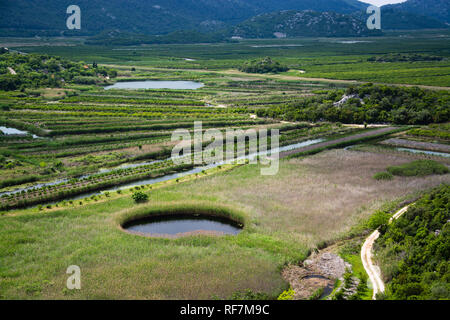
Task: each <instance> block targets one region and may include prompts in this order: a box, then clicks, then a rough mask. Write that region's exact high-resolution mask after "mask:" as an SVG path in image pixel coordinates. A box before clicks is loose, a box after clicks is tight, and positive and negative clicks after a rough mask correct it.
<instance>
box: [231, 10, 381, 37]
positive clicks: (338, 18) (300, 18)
mask: <svg viewBox="0 0 450 320" xmlns="http://www.w3.org/2000/svg"><path fill="white" fill-rule="evenodd" d="M380 34H381V32H380V31H379V30H369V29H368V28H367V26H366V21H365V20H363V19H359V18H357V17H355V16H353V15H349V14H340V13H335V12H316V11H311V10H304V11H296V10H288V11H280V12H273V13H266V14H262V15H258V16H256V17H253V18H251V19H249V20H247V21H245V22H243V23H241V24H239V25H237V26H236V27H234V29H233V36H236V37H242V38H274V37H360V36H369V35H380Z"/></svg>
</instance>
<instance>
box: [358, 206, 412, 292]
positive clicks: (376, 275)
mask: <svg viewBox="0 0 450 320" xmlns="http://www.w3.org/2000/svg"><path fill="white" fill-rule="evenodd" d="M406 210H408V206H406V207H404V208H402V209H400V210H399V211H397V212H396V213H395V214H394V215H393V216H392V218H391V219H390V220H389V223H391V222H392V221H393V220H395V219H398V218H399V217H400V216H401V215H402V214H404V213H405V212H406ZM379 236H380V232H379V231H378V230H375V231H374V232H372V234H371V235H370V236H369V237H368V238H367V239H366V241H365V242H364V244H363V246H362V248H361V260H362V263H363V266H364V269H365V270H366V272H367V274H368V275H369V279H370V282H372V287H373V295H372V299H373V300H375V298H376V295H377V293H380V292H384V282H383V280H382V279H381V272H380V268H379V267H378V266H376V265H374V264H373V261H372V256H373V255H372V247H373V244H374V243H375V240H377V239H378V237H379Z"/></svg>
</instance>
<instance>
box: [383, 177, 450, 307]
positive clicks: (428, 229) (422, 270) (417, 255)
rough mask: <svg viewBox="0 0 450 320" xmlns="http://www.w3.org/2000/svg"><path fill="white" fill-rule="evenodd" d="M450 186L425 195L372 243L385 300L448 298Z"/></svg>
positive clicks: (449, 284)
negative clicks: (382, 282) (386, 283)
mask: <svg viewBox="0 0 450 320" xmlns="http://www.w3.org/2000/svg"><path fill="white" fill-rule="evenodd" d="M449 221H450V186H449V185H443V186H441V187H439V188H437V189H435V190H434V191H432V192H430V193H429V194H427V195H425V196H424V197H423V198H421V199H420V200H419V201H417V202H416V204H414V205H413V206H411V207H410V208H408V211H407V212H406V213H405V214H404V215H403V216H401V217H400V218H399V219H397V220H395V221H394V222H393V223H392V224H390V225H389V226H386V225H385V226H384V227H382V229H381V236H380V238H379V239H378V240H377V242H376V243H375V245H376V252H377V256H378V260H379V261H381V263H382V271H383V275H384V277H385V278H386V279H387V280H388V281H389V282H388V285H387V288H386V296H387V298H388V299H400V300H405V299H411V300H416V299H450V278H449V268H450V263H449V260H450V223H449Z"/></svg>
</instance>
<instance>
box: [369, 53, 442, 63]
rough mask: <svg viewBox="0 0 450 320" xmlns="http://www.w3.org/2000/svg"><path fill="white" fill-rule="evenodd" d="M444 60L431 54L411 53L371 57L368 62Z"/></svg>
mask: <svg viewBox="0 0 450 320" xmlns="http://www.w3.org/2000/svg"><path fill="white" fill-rule="evenodd" d="M442 59H443V58H442V57H438V56H432V55H429V54H420V53H411V54H401V53H388V54H383V55H381V56H375V57H370V58H368V59H367V61H371V62H416V61H441V60H442Z"/></svg>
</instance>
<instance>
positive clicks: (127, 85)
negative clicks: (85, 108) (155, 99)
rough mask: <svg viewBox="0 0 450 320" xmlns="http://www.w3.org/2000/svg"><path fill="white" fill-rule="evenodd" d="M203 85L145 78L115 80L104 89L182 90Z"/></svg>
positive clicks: (193, 88)
mask: <svg viewBox="0 0 450 320" xmlns="http://www.w3.org/2000/svg"><path fill="white" fill-rule="evenodd" d="M204 86H205V85H204V84H203V83H201V82H195V81H159V80H146V81H126V82H116V83H115V84H113V85H111V86H107V87H105V90H109V89H129V90H137V89H182V90H195V89H199V88H201V87H204Z"/></svg>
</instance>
